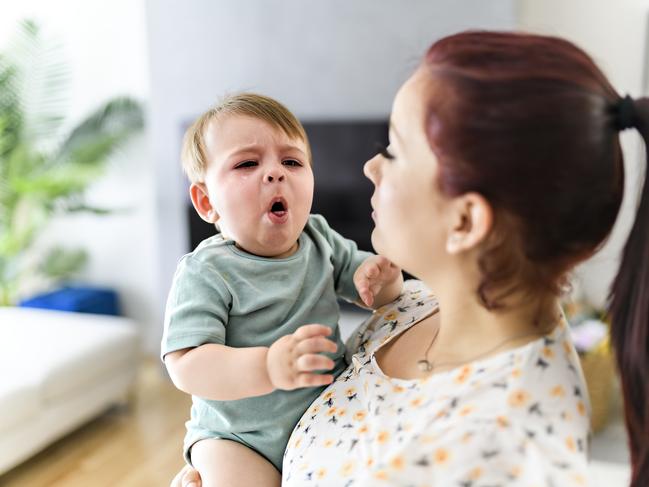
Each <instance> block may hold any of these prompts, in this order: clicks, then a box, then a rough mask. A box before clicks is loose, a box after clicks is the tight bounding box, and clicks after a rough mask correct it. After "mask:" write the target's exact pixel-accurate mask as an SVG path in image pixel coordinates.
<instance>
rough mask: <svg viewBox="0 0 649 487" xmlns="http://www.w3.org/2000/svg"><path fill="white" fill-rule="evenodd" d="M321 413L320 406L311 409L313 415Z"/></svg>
mask: <svg viewBox="0 0 649 487" xmlns="http://www.w3.org/2000/svg"><path fill="white" fill-rule="evenodd" d="M319 411H320V406H313V407H312V408H311V413H312V414H318V412H319Z"/></svg>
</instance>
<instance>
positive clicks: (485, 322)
mask: <svg viewBox="0 0 649 487" xmlns="http://www.w3.org/2000/svg"><path fill="white" fill-rule="evenodd" d="M433 292H434V290H433ZM436 296H437V298H438V300H439V306H440V308H439V323H440V324H439V333H438V335H437V338H436V339H435V343H434V344H433V346H432V347H431V351H430V359H431V361H433V362H437V363H440V364H441V363H455V362H462V361H472V360H474V359H476V358H477V357H480V358H482V357H483V356H488V355H491V354H492V353H490V352H491V351H493V353H494V354H495V353H500V352H502V351H504V350H507V349H511V348H515V347H518V346H521V345H523V344H525V343H528V342H530V341H532V340H536V339H538V338H539V337H540V336H542V335H544V334H547V333H549V332H550V331H551V330H552V329H554V327H555V326H556V325H557V324H558V323H559V321H560V319H561V308H560V306H559V302H558V299H557V298H556V297H545V298H543V299H535V300H531V299H529V298H528V299H523V297H522V296H510V297H509V299H507V300H506V301H505V308H504V309H503V310H499V311H489V310H487V309H486V308H485V307H484V306H482V305H481V304H480V303H479V301H478V298H477V296H476V293H475V292H466V290H463V291H462V292H459V290H458V291H454V290H453V289H452V288H449V287H446V288H445V289H443V290H442V293H441V294H436ZM494 348H495V349H494Z"/></svg>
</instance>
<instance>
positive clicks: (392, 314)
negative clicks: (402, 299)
mask: <svg viewBox="0 0 649 487" xmlns="http://www.w3.org/2000/svg"><path fill="white" fill-rule="evenodd" d="M397 316H399V315H397V313H396V311H390V312H389V313H388V314H386V315H385V316H384V317H383V318H384V319H386V320H387V321H392V320H394V319H396V317H397Z"/></svg>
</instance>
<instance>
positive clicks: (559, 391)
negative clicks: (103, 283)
mask: <svg viewBox="0 0 649 487" xmlns="http://www.w3.org/2000/svg"><path fill="white" fill-rule="evenodd" d="M550 395H551V396H552V397H565V395H566V391H565V389H564V388H563V386H560V385H559V386H554V387H553V388H552V389H550Z"/></svg>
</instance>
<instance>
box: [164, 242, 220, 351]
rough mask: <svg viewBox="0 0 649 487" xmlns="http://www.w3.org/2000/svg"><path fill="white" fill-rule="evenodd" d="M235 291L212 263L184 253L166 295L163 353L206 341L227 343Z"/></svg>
mask: <svg viewBox="0 0 649 487" xmlns="http://www.w3.org/2000/svg"><path fill="white" fill-rule="evenodd" d="M231 304H232V295H231V293H230V292H229V290H228V288H227V286H226V285H225V283H224V282H223V280H222V279H221V277H220V276H219V274H218V273H217V272H216V270H215V269H214V267H213V266H211V265H210V264H208V263H205V262H202V261H201V260H199V259H196V258H193V257H192V256H191V255H188V256H186V257H184V258H183V259H182V260H181V261H180V263H179V264H178V268H177V269H176V274H175V276H174V279H173V283H172V285H171V290H170V291H169V296H168V298H167V306H166V309H165V321H164V333H163V337H162V346H161V357H162V358H163V359H164V356H165V354H167V353H169V352H173V351H175V350H180V349H183V348H191V347H198V346H200V345H203V344H205V343H218V344H223V343H225V335H226V326H227V324H228V312H229V309H230V307H231Z"/></svg>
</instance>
